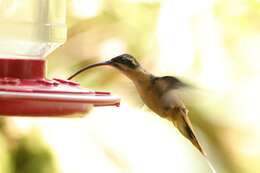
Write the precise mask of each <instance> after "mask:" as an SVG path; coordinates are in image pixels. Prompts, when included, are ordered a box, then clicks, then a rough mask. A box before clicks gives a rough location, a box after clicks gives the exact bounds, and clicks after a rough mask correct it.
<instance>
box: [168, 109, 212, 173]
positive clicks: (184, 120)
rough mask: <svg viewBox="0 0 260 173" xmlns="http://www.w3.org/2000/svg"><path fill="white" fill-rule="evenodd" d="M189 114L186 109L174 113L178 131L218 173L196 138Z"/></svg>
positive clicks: (174, 121) (176, 110)
mask: <svg viewBox="0 0 260 173" xmlns="http://www.w3.org/2000/svg"><path fill="white" fill-rule="evenodd" d="M187 112H188V111H187V110H186V109H185V108H175V109H174V113H173V115H174V116H175V117H174V120H173V123H174V125H175V126H176V127H177V128H178V130H179V131H180V132H181V133H182V134H183V135H184V136H185V137H186V138H187V139H188V140H189V141H190V142H191V143H192V144H193V145H194V146H195V147H196V148H197V149H198V150H199V151H200V152H201V154H202V155H203V156H204V158H205V159H206V161H207V164H208V165H209V167H210V169H211V171H212V173H216V170H215V169H214V167H213V166H212V164H211V163H210V161H209V160H208V157H207V154H206V153H205V152H204V150H203V149H202V146H201V145H200V143H199V141H198V139H197V138H196V136H195V133H194V131H193V129H192V125H191V122H190V120H189V117H188V113H187Z"/></svg>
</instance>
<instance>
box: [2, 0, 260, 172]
mask: <svg viewBox="0 0 260 173" xmlns="http://www.w3.org/2000/svg"><path fill="white" fill-rule="evenodd" d="M0 2H1V1H0ZM67 26H68V39H67V42H66V43H65V44H64V45H62V46H61V47H59V48H58V49H57V50H56V51H54V52H53V53H52V54H50V55H49V56H48V58H47V59H48V77H49V78H53V77H59V78H67V77H68V76H70V75H71V74H72V73H73V72H75V71H76V70H78V69H79V68H81V67H83V66H86V65H88V64H91V63H95V62H100V61H103V60H107V59H109V58H111V57H113V56H116V55H119V54H121V53H125V52H127V53H130V54H132V55H134V56H135V57H137V59H138V60H139V61H140V62H141V64H142V65H143V66H144V67H145V68H146V69H147V70H149V71H151V72H153V73H154V74H156V75H175V76H178V77H179V78H181V79H183V80H184V81H187V82H189V83H191V84H193V85H194V86H196V88H197V89H196V90H195V91H187V92H184V93H183V99H184V100H185V103H186V105H187V108H188V109H189V113H190V114H189V116H190V118H191V121H192V124H193V125H194V129H195V131H196V134H197V136H198V138H199V140H200V141H201V142H200V143H201V144H202V146H203V148H205V151H206V153H207V154H208V158H209V161H210V162H211V163H212V165H213V167H214V168H215V169H216V172H218V173H257V172H260V165H259V163H260V126H259V122H260V109H259V108H260V57H259V55H260V1H259V0H247V1H245V0H197V1H194V0H182V1H178V0H67ZM75 80H76V81H78V82H80V83H81V85H83V86H84V87H86V88H90V89H93V90H99V91H110V92H112V93H113V94H114V95H119V96H120V97H121V98H122V99H121V107H119V108H118V107H105V108H103V107H98V108H94V109H93V110H92V111H91V112H90V113H88V114H87V115H86V116H85V117H84V118H60V119H58V118H51V119H48V118H37V119H36V118H34V119H33V118H1V121H0V172H3V173H36V172H37V173H86V172H91V173H170V172H171V173H172V172H176V173H210V172H212V170H211V169H210V168H209V166H208V163H207V162H206V160H205V159H204V158H203V157H202V156H201V154H200V153H199V152H198V151H197V150H196V149H195V148H194V147H193V146H192V145H191V144H190V143H189V142H188V141H187V140H186V139H185V138H184V137H182V135H180V134H179V132H178V131H177V130H176V129H175V128H173V125H172V124H171V123H169V122H167V121H166V120H163V119H161V118H160V117H158V116H156V115H155V114H154V113H152V112H151V111H149V110H148V109H147V108H146V107H145V106H144V105H143V104H142V102H141V100H140V98H139V97H138V95H137V94H136V91H135V89H134V87H133V85H132V84H131V82H130V81H129V80H128V79H127V78H126V77H125V76H123V75H121V74H119V72H118V71H116V70H114V69H112V68H109V67H103V68H102V67H100V68H97V69H93V70H90V71H88V72H86V73H84V74H82V75H80V76H78V77H77V78H76V79H75Z"/></svg>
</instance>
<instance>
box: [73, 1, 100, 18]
mask: <svg viewBox="0 0 260 173" xmlns="http://www.w3.org/2000/svg"><path fill="white" fill-rule="evenodd" d="M101 5H102V2H101V0H73V1H72V9H73V13H74V15H75V16H77V17H79V18H91V17H95V16H97V15H98V13H99V12H100V10H101Z"/></svg>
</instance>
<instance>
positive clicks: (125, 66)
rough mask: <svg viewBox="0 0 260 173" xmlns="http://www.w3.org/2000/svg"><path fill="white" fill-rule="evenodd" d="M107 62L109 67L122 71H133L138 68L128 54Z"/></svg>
mask: <svg viewBox="0 0 260 173" xmlns="http://www.w3.org/2000/svg"><path fill="white" fill-rule="evenodd" d="M109 62H110V65H112V66H114V67H115V68H117V69H119V70H122V71H129V70H135V69H136V68H138V67H139V66H140V64H139V63H138V62H137V60H136V59H135V58H134V57H133V56H131V55H129V54H122V55H119V56H116V57H114V58H112V59H111V60H110V61H109Z"/></svg>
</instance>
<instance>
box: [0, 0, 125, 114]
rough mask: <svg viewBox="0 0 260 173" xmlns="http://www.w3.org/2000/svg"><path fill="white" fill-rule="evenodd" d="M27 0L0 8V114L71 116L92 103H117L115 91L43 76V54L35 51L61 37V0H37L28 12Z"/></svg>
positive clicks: (46, 48)
mask: <svg viewBox="0 0 260 173" xmlns="http://www.w3.org/2000/svg"><path fill="white" fill-rule="evenodd" d="M27 1H30V0H27ZM4 2H5V1H4ZM28 5H31V4H30V3H19V2H18V1H12V2H10V3H8V4H5V6H6V8H5V9H6V11H0V18H2V19H1V23H0V115H2V116H35V117H38V116H50V117H55V116H72V115H74V114H78V113H81V114H82V113H85V112H87V111H89V109H90V108H91V107H92V106H111V105H116V106H118V105H119V103H120V99H119V97H116V96H112V95H111V94H110V93H109V92H95V91H91V90H87V89H83V88H81V87H80V85H79V84H78V83H76V82H72V81H68V80H63V79H52V80H49V79H46V78H45V60H44V59H43V58H39V57H45V56H46V55H47V54H48V53H50V52H51V51H53V50H54V49H55V48H56V47H57V46H59V45H61V44H62V43H63V42H64V41H65V40H66V25H65V1H63V0H58V1H52V0H47V1H42V0H36V3H35V4H34V6H32V5H31V6H30V7H31V13H30V10H29V11H28V9H30V8H28ZM35 8H38V10H36V9H35ZM1 9H2V8H1ZM8 9H12V11H10V10H9V11H8ZM14 9H15V10H14ZM21 14H24V15H22V16H21ZM13 19H16V20H13ZM28 21H30V22H28ZM11 22H12V23H11Z"/></svg>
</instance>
